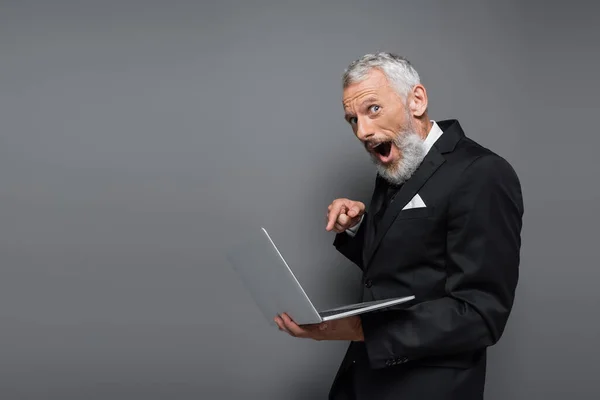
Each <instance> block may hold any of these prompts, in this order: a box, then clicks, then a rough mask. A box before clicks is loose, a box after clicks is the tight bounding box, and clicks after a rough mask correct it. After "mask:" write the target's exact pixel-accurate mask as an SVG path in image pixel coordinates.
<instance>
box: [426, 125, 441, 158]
mask: <svg viewBox="0 0 600 400" xmlns="http://www.w3.org/2000/svg"><path fill="white" fill-rule="evenodd" d="M431 122H433V125H432V126H431V130H430V131H429V133H428V134H427V137H426V138H425V141H424V144H425V154H427V153H429V150H431V148H432V147H433V144H434V143H435V142H436V141H437V140H438V139H439V138H440V136H442V133H444V131H442V129H441V128H440V127H439V125H438V124H437V123H436V122H435V121H433V120H432V121H431Z"/></svg>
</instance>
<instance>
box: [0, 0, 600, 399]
mask: <svg viewBox="0 0 600 400" xmlns="http://www.w3.org/2000/svg"><path fill="white" fill-rule="evenodd" d="M206 3H207V4H205V2H192V1H188V2H184V1H172V0H171V1H166V0H165V1H141V0H138V1H135V2H134V1H116V0H115V1H96V2H92V1H72V2H66V1H37V2H32V1H17V0H14V1H8V0H3V1H1V2H0V257H1V258H0V398H2V399H3V400H4V399H8V400H12V399H61V400H70V399H86V400H96V399H111V400H120V399H147V400H153V399H166V398H169V399H186V400H187V399H226V398H227V399H230V398H231V399H237V398H239V399H324V398H325V396H326V394H327V392H328V390H329V386H330V384H331V381H332V379H333V377H334V374H335V372H336V370H337V367H338V365H339V363H340V361H341V358H342V356H343V353H344V351H345V349H346V346H347V343H341V342H313V341H307V340H301V339H294V338H291V337H288V336H287V335H285V334H283V333H281V332H279V331H278V330H277V329H273V328H272V327H270V326H269V325H268V324H267V323H266V322H265V320H264V319H263V317H262V315H261V314H260V312H259V310H258V309H257V308H256V306H255V305H254V303H253V302H252V299H251V297H250V296H249V294H248V293H247V292H246V291H245V289H244V287H243V286H242V285H241V283H240V281H239V279H238V278H237V276H236V275H235V274H234V272H233V271H232V269H231V268H230V266H229V265H228V264H227V262H226V260H225V255H224V252H225V251H226V250H227V249H228V247H229V246H230V245H231V244H233V243H235V242H237V241H238V240H243V238H244V235H245V234H247V233H248V232H250V231H251V230H253V229H258V227H259V226H260V225H264V226H265V227H267V229H269V230H270V232H271V233H272V235H273V237H274V239H275V240H276V241H277V243H278V244H279V245H280V247H281V250H282V252H283V253H284V254H285V256H286V257H287V258H288V261H289V262H290V264H291V266H292V268H293V269H294V271H296V272H297V276H298V279H299V280H300V281H301V283H302V284H303V285H304V286H305V288H306V290H307V292H308V293H309V295H310V296H311V297H312V298H313V299H314V300H315V303H317V305H318V306H319V307H332V306H335V305H340V304H343V303H345V302H347V301H354V300H356V299H357V298H358V296H359V276H360V275H359V273H358V268H356V267H355V266H353V265H351V264H349V263H348V262H347V261H346V260H345V259H343V258H342V257H341V255H339V254H337V253H336V252H335V249H334V248H333V246H332V241H333V235H332V234H331V233H328V232H326V231H325V213H326V208H327V206H328V205H329V203H330V202H331V201H332V200H333V199H335V198H337V197H350V198H353V199H357V200H362V201H368V199H369V197H370V195H371V189H372V185H373V178H374V173H375V170H374V168H373V166H372V164H371V162H370V160H369V158H368V156H367V155H366V153H365V151H364V149H363V148H362V147H361V146H360V144H359V142H358V140H357V139H356V138H355V137H354V136H353V134H352V131H351V129H350V127H349V126H348V125H347V124H346V123H345V122H344V120H343V113H342V108H341V102H340V99H341V83H340V77H341V74H342V72H343V70H344V68H345V67H346V66H347V64H348V63H349V62H351V61H352V60H354V59H356V58H358V57H360V56H361V55H363V54H365V53H369V52H375V51H379V50H386V51H393V52H396V53H399V54H401V55H404V56H406V57H407V58H408V59H409V60H411V61H412V62H413V64H414V65H415V67H416V68H417V70H418V71H419V73H420V74H421V78H422V82H423V83H424V85H425V87H426V88H427V90H428V94H429V100H430V116H431V117H432V118H434V119H437V120H441V119H447V118H456V119H458V120H459V121H460V123H461V124H462V126H463V128H464V129H465V131H466V134H467V135H468V136H470V137H471V138H473V139H475V140H476V141H478V142H480V143H481V144H482V145H484V146H486V147H489V148H491V149H492V150H494V151H496V152H497V153H499V154H500V155H502V156H504V157H505V158H506V159H507V160H509V162H510V163H511V164H512V165H513V167H514V168H515V169H516V171H517V173H518V174H519V177H520V178H521V182H522V186H523V193H524V200H525V217H524V228H523V247H522V264H521V278H520V282H519V286H518V292H517V298H516V303H515V308H514V312H513V314H512V316H511V318H510V320H509V323H508V326H507V329H506V332H505V335H504V336H503V337H502V339H501V341H500V343H499V344H498V345H497V346H495V347H494V348H492V349H491V350H490V356H489V362H488V366H489V367H488V380H487V388H486V393H487V396H486V398H487V399H489V400H504V399H523V400H525V399H528V400H529V399H550V398H557V399H558V398H564V397H566V396H568V398H570V399H597V398H598V397H599V396H600V389H599V385H598V378H597V375H598V371H599V370H598V357H599V356H600V352H599V350H598V339H599V338H600V319H599V316H600V312H599V311H598V305H599V304H600V294H599V293H600V291H599V290H598V285H599V284H600V267H599V265H598V256H597V249H598V239H599V235H598V228H599V226H600V220H599V218H598V203H599V201H598V200H599V195H600V190H599V189H598V186H599V185H598V181H599V179H598V172H599V168H598V164H597V161H595V160H594V158H595V156H596V152H597V149H598V146H599V145H600V140H599V139H598V133H597V132H598V130H597V122H596V121H595V120H594V118H595V117H596V116H597V114H598V100H597V97H596V95H597V92H598V78H597V73H598V70H600V66H599V62H598V61H599V59H598V48H597V43H598V38H599V35H598V29H597V28H596V27H595V25H594V24H596V23H597V22H596V20H595V17H594V15H596V14H597V11H596V10H593V9H592V8H593V7H592V6H590V5H587V7H584V5H586V3H584V2H582V4H577V2H572V1H571V2H566V3H565V4H562V5H558V3H556V4H554V5H553V4H551V3H549V2H522V1H492V0H490V1H472V2H465V1H454V2H447V1H443V0H439V1H427V2H425V1H420V2H398V1H362V2H342V1H335V2H320V1H295V2H287V3H286V2H280V1H275V0H272V1H236V2H232V1H219V2H213V3H212V4H208V2H206ZM590 3H591V2H590Z"/></svg>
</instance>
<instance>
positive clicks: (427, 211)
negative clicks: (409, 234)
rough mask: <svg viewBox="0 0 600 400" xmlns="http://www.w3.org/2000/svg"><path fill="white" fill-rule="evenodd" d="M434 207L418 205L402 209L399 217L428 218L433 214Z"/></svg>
mask: <svg viewBox="0 0 600 400" xmlns="http://www.w3.org/2000/svg"><path fill="white" fill-rule="evenodd" d="M434 211H435V210H434V208H433V207H418V208H409V209H408V210H402V211H400V213H399V214H398V217H397V219H413V218H428V217H431V216H432V215H433V212H434Z"/></svg>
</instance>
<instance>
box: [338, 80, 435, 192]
mask: <svg viewBox="0 0 600 400" xmlns="http://www.w3.org/2000/svg"><path fill="white" fill-rule="evenodd" d="M343 106H344V113H345V119H346V121H347V122H348V123H349V124H350V126H351V127H352V130H353V131H354V134H355V135H356V137H357V138H358V139H359V140H360V141H361V142H362V143H363V144H364V146H365V149H366V150H367V152H368V153H369V155H370V157H371V160H372V161H373V162H374V163H375V165H376V166H377V168H378V170H379V173H380V175H382V176H383V177H384V178H386V179H387V180H389V181H390V182H392V183H396V184H400V183H402V182H404V181H405V180H406V179H408V177H410V175H412V173H413V172H414V170H415V169H416V167H418V164H419V163H420V162H421V161H422V158H423V157H424V153H425V150H424V146H423V139H422V137H421V135H420V134H419V133H418V132H417V131H416V130H415V129H414V125H413V121H412V116H411V113H410V111H409V109H408V107H407V105H406V103H405V100H404V99H403V98H402V97H401V96H400V95H399V94H398V92H397V91H396V90H395V89H394V88H393V87H392V86H391V85H390V83H389V81H388V80H387V78H386V76H385V75H384V74H383V73H382V72H381V71H379V70H376V69H375V70H372V71H371V72H370V73H369V75H368V77H367V78H366V79H364V80H362V81H361V82H357V83H355V84H352V85H350V86H348V87H347V88H346V89H344V93H343Z"/></svg>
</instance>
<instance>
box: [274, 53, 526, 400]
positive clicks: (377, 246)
mask: <svg viewBox="0 0 600 400" xmlns="http://www.w3.org/2000/svg"><path fill="white" fill-rule="evenodd" d="M343 88H344V90H343V106H344V110H345V118H346V121H347V122H348V123H349V124H350V126H351V127H352V129H353V131H354V134H355V135H356V137H357V138H358V139H359V140H360V141H361V142H362V143H363V144H364V146H365V149H366V150H367V152H368V153H369V155H370V157H371V159H372V160H373V162H374V163H375V165H376V167H377V171H378V173H377V177H376V181H375V190H374V193H373V197H372V199H371V203H370V205H369V209H368V211H367V209H366V207H365V204H363V203H362V202H360V201H353V200H349V199H346V198H342V199H336V200H335V201H333V202H332V203H331V205H330V206H329V210H328V214H327V226H326V229H327V230H328V231H332V230H333V231H335V232H336V233H337V235H336V237H335V241H334V245H335V246H336V248H337V249H338V250H339V251H340V252H341V253H342V254H344V255H345V256H346V257H347V258H348V259H350V260H351V261H352V262H354V263H355V264H356V265H357V266H358V267H359V268H361V270H362V283H363V296H362V297H363V301H370V300H379V299H385V298H390V297H401V296H407V295H415V300H414V301H413V302H411V303H410V304H408V305H403V306H396V307H391V308H388V309H385V310H382V311H375V312H371V313H366V314H362V315H360V316H353V317H349V318H345V319H340V320H337V321H329V322H325V323H322V324H316V325H305V326H298V325H296V324H295V323H294V322H293V321H292V320H291V319H290V318H289V316H288V315H286V314H283V315H281V316H277V317H276V318H275V320H276V322H277V324H278V326H279V328H280V329H281V330H283V331H286V332H288V333H289V334H291V335H293V336H296V337H303V338H312V339H315V340H348V341H351V343H350V346H349V348H348V351H347V353H346V356H345V358H344V360H343V361H342V364H341V366H340V368H339V371H338V373H337V376H336V378H335V380H334V383H333V385H332V387H331V392H330V399H356V400H361V399H372V400H375V399H377V400H379V399H404V400H411V399H414V400H421V399H426V400H436V399H440V400H441V399H444V400H450V399H460V400H469V399H482V398H483V393H484V382H485V372H486V348H487V347H489V346H491V345H493V344H495V343H496V342H497V341H498V340H499V339H500V337H501V335H502V333H503V331H504V328H505V325H506V323H507V319H508V317H509V314H510V311H511V308H512V305H513V301H514V295H515V290H516V286H517V280H518V265H519V259H520V254H519V253H520V246H521V237H520V235H521V226H522V216H523V201H522V195H521V187H520V183H519V180H518V178H517V176H516V174H515V172H514V171H513V169H512V167H511V166H510V165H509V164H508V162H506V161H505V160H504V159H503V158H501V157H500V156H498V155H496V154H495V153H493V152H492V151H490V150H488V149H486V148H484V147H482V146H481V145H479V144H477V143H476V142H474V141H473V140H471V139H469V138H467V137H466V136H465V134H464V132H463V130H462V129H461V126H460V124H459V123H458V121H456V120H447V121H439V122H435V121H432V120H430V119H429V117H428V115H427V93H426V91H425V88H424V87H423V85H422V84H421V83H420V80H419V75H418V74H417V72H416V71H415V70H414V68H413V67H412V66H411V64H410V63H409V62H408V61H407V60H405V59H404V58H401V57H398V56H396V55H393V54H389V53H379V54H374V55H366V56H364V57H362V58H361V59H359V60H357V61H355V62H353V63H352V64H350V66H349V67H348V69H347V70H346V72H345V74H344V78H343Z"/></svg>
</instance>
